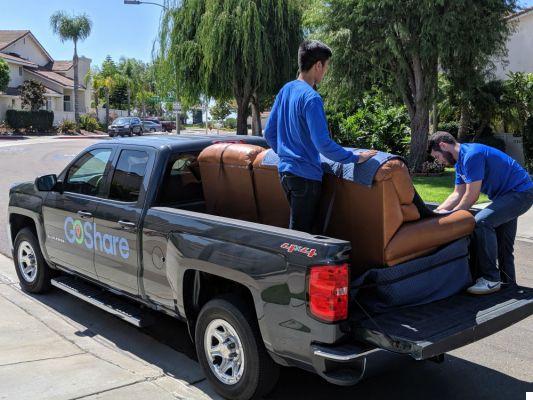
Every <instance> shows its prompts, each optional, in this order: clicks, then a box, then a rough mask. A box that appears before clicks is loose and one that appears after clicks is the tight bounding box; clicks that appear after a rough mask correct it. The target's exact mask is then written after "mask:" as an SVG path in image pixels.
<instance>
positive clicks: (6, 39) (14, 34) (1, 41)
mask: <svg viewBox="0 0 533 400" xmlns="http://www.w3.org/2000/svg"><path fill="white" fill-rule="evenodd" d="M26 35H29V36H30V37H31V38H32V40H33V41H34V42H35V44H37V46H38V47H39V48H40V49H41V50H42V51H43V53H44V54H45V55H46V57H47V58H48V59H49V60H50V62H53V61H54V59H53V58H52V56H51V55H50V54H49V53H48V52H47V51H46V49H45V48H44V47H43V45H42V44H41V43H40V42H39V41H38V40H37V38H36V37H35V36H34V35H33V33H31V31H29V30H20V31H17V30H0V51H1V50H3V49H5V48H7V47H9V46H10V45H12V44H13V43H15V42H16V41H17V40H19V39H22V38H23V37H24V36H26Z"/></svg>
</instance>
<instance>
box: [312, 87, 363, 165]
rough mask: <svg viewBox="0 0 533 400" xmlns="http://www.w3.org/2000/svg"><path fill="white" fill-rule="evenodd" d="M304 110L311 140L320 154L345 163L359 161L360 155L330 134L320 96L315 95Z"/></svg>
mask: <svg viewBox="0 0 533 400" xmlns="http://www.w3.org/2000/svg"><path fill="white" fill-rule="evenodd" d="M303 111H304V115H305V120H306V122H307V126H308V127H309V133H310V135H311V140H312V142H313V144H314V145H315V146H316V148H317V149H318V152H319V153H320V154H322V155H323V156H324V157H327V158H329V159H330V160H332V161H337V162H340V163H343V164H347V163H357V162H358V161H359V157H358V156H357V155H356V154H354V153H353V152H351V151H348V150H346V149H345V148H344V147H342V146H341V145H339V144H338V143H335V141H333V140H332V139H331V137H330V136H329V131H328V125H327V122H326V115H325V114H324V105H323V104H322V100H321V99H320V98H318V97H315V98H313V99H311V100H309V101H308V102H307V104H306V105H305V107H304V110H303Z"/></svg>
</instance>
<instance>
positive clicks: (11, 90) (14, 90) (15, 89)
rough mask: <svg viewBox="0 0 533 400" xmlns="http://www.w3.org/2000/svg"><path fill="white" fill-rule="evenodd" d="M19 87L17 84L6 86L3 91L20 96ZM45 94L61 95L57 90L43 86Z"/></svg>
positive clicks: (7, 94)
mask: <svg viewBox="0 0 533 400" xmlns="http://www.w3.org/2000/svg"><path fill="white" fill-rule="evenodd" d="M20 88H21V86H17V87H8V88H7V89H6V91H5V92H4V95H6V96H20ZM45 89H46V90H45V95H50V96H62V94H61V93H59V92H56V91H55V90H54V89H50V88H49V87H46V86H45Z"/></svg>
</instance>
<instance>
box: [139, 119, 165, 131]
mask: <svg viewBox="0 0 533 400" xmlns="http://www.w3.org/2000/svg"><path fill="white" fill-rule="evenodd" d="M162 130H163V126H162V125H161V124H158V123H157V122H154V121H143V131H144V132H161V131H162Z"/></svg>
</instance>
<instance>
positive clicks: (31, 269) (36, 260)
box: [14, 228, 51, 293]
mask: <svg viewBox="0 0 533 400" xmlns="http://www.w3.org/2000/svg"><path fill="white" fill-rule="evenodd" d="M14 248H15V252H14V253H15V254H14V261H15V268H16V270H17V276H18V278H19V282H20V287H21V288H22V290H24V291H26V292H30V293H43V292H45V291H47V290H48V289H50V278H51V270H50V267H49V266H48V265H47V264H46V261H45V260H44V257H43V254H42V253H41V248H40V246H39V241H38V240H37V238H36V237H35V235H34V234H33V232H32V231H31V229H29V228H24V229H21V230H20V232H19V233H18V234H17V237H16V238H15V245H14Z"/></svg>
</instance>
